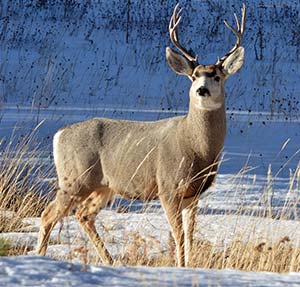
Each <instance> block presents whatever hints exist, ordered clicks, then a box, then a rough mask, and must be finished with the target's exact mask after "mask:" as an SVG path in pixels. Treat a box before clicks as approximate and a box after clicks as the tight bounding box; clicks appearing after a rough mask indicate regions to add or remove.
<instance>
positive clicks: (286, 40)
mask: <svg viewBox="0 0 300 287" xmlns="http://www.w3.org/2000/svg"><path fill="white" fill-rule="evenodd" d="M243 2H245V3H246V6H247V24H246V32H245V35H244V39H243V46H244V47H245V50H246V55H245V58H246V59H245V64H244V66H243V68H242V70H241V71H240V72H239V73H238V74H236V75H234V76H233V77H232V78H230V79H229V80H228V82H227V83H226V107H227V137H226V142H225V146H224V151H223V153H222V156H221V164H220V169H219V173H218V176H217V179H216V181H215V183H214V185H213V186H212V187H211V188H210V189H209V191H208V192H207V193H205V194H204V195H203V197H202V198H201V200H200V202H199V212H198V215H197V228H196V232H195V244H194V245H195V246H194V247H193V256H194V257H193V261H192V262H193V263H192V266H191V267H193V268H189V269H180V268H175V267H172V266H174V242H173V240H172V238H171V237H170V229H169V226H168V224H167V220H166V218H165V216H164V213H163V211H162V209H161V206H160V204H159V202H158V201H153V202H151V203H147V204H144V203H142V202H139V201H134V202H129V201H126V200H123V199H121V198H119V197H117V198H116V200H115V201H114V202H113V203H112V204H111V205H110V206H109V207H107V208H106V209H104V210H102V211H101V212H100V213H99V215H98V217H97V229H98V231H99V233H100V234H101V235H102V237H103V239H104V241H105V244H106V245H107V247H108V249H109V251H110V252H111V254H112V255H113V258H114V260H115V266H113V267H109V266H102V263H101V261H99V259H98V258H97V256H96V254H95V252H94V250H93V249H92V247H91V245H90V243H89V241H88V239H87V238H86V236H85V235H84V233H83V232H82V230H81V229H80V227H79V225H78V224H77V222H76V220H75V219H74V217H72V216H69V217H67V218H66V219H65V220H64V221H63V222H61V223H59V224H57V226H56V227H55V229H54V231H53V232H52V234H51V238H50V246H49V249H48V253H47V255H48V257H45V258H44V257H38V256H35V255H34V247H35V245H36V241H37V232H38V228H39V216H40V213H41V211H42V209H43V208H44V207H45V202H47V201H49V200H50V199H51V198H53V194H54V192H55V186H56V177H55V172H54V167H53V156H52V138H53V135H54V133H55V132H56V131H57V129H59V128H61V127H63V126H65V125H68V124H71V123H75V122H78V121H83V120H86V119H89V118H92V117H109V118H117V119H130V120H144V121H148V120H157V119H162V118H166V117H172V116H176V115H183V114H185V113H187V110H188V90H189V86H190V82H189V80H188V79H186V78H185V77H181V76H178V75H176V74H175V73H174V72H173V71H172V70H171V69H170V68H169V67H168V65H167V62H166V60H165V47H166V46H169V45H170V40H169V36H168V30H167V27H168V21H169V18H170V15H171V13H172V11H173V7H174V6H175V4H176V1H171V0H167V1H160V0H152V1H150V0H145V1H114V0H112V1H96V0H95V1H93V0H92V1H91V0H89V1H81V0H78V1H76V0H68V1H57V0H51V1H50V0H49V1H48V0H34V1H30V0H23V1H21V0H20V1H9V0H7V1H0V47H1V51H0V54H1V55H0V255H1V256H3V257H0V286H64V285H69V286H78V285H83V286H150V285H151V286H300V273H299V272H300V222H299V210H300V209H299V208H300V206H299V199H300V197H299V191H300V165H299V162H300V114H299V108H300V84H299V77H300V69H299V68H298V66H299V64H300V19H299V17H300V16H299V13H300V4H299V3H298V1H283V0H278V1H275V0H264V1H258V0H257V1H238V0H226V1H197V0H192V1H180V3H181V5H182V6H184V7H185V10H184V16H183V23H182V26H181V27H180V33H181V34H182V37H181V39H182V40H181V41H182V42H184V43H187V44H186V45H187V46H189V47H190V48H191V49H192V50H193V51H195V52H196V53H197V54H198V55H199V61H200V62H201V63H204V64H208V63H215V62H216V60H217V57H218V56H219V57H222V56H223V55H224V54H225V53H226V52H227V51H229V50H230V49H231V47H232V45H233V43H234V41H235V39H234V37H233V36H232V35H231V33H230V31H229V30H228V29H226V27H225V25H224V24H223V19H227V20H228V21H229V22H232V21H233V12H237V13H238V14H239V13H240V10H239V9H240V7H241V5H242V3H243ZM181 34H180V35H181ZM217 269H219V270H217Z"/></svg>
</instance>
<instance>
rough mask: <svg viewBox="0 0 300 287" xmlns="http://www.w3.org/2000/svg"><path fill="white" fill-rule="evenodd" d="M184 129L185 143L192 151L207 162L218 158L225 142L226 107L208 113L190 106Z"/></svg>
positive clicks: (183, 125)
mask: <svg viewBox="0 0 300 287" xmlns="http://www.w3.org/2000/svg"><path fill="white" fill-rule="evenodd" d="M182 128H183V129H184V131H183V134H184V135H185V137H184V139H183V140H184V141H185V142H187V144H188V145H189V146H190V148H191V149H192V151H193V152H194V153H196V154H198V155H199V156H200V157H201V158H204V159H206V160H207V161H213V160H215V159H217V158H218V156H219V154H220V152H221V150H222V148H223V145H224V140H225V134H226V113H225V106H224V104H223V105H222V107H221V108H219V109H216V110H213V111H208V110H199V109H198V108H196V107H194V106H193V105H192V104H190V108H189V112H188V114H187V116H186V117H185V119H184V121H183V124H182Z"/></svg>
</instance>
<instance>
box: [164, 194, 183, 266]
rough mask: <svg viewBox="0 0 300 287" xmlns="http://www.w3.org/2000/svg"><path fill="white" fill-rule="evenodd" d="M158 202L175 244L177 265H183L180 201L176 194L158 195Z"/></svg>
mask: <svg viewBox="0 0 300 287" xmlns="http://www.w3.org/2000/svg"><path fill="white" fill-rule="evenodd" d="M159 198H160V202H161V204H162V207H163V209H164V211H165V214H166V217H167V219H168V222H169V224H170V227H171V230H172V234H173V237H174V239H175V244H176V257H177V266H178V267H183V266H184V232H183V224H182V214H181V211H182V202H181V199H180V198H179V197H177V196H174V197H172V196H169V194H168V196H165V195H160V196H159Z"/></svg>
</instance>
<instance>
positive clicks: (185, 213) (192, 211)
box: [182, 196, 198, 267]
mask: <svg viewBox="0 0 300 287" xmlns="http://www.w3.org/2000/svg"><path fill="white" fill-rule="evenodd" d="M197 203H198V196H196V197H191V198H187V199H183V202H182V205H183V209H182V219H183V230H184V254H185V257H184V258H185V266H186V267H187V266H189V265H190V263H191V250H192V246H193V233H194V229H195V218H196V214H197Z"/></svg>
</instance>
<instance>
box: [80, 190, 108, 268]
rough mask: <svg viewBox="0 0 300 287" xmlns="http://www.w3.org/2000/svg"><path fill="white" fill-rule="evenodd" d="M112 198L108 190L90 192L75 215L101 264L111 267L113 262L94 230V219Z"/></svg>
mask: <svg viewBox="0 0 300 287" xmlns="http://www.w3.org/2000/svg"><path fill="white" fill-rule="evenodd" d="M112 196H113V192H112V190H110V189H108V188H101V189H98V190H96V191H94V192H92V193H91V194H90V196H89V197H88V198H87V199H85V200H84V201H83V202H82V203H81V205H80V208H79V209H78V210H77V211H76V214H75V215H76V218H77V220H78V221H79V223H80V225H81V226H82V228H83V229H84V231H85V232H86V233H87V235H88V237H89V239H90V240H91V242H92V244H93V246H94V247H95V249H96V251H97V253H98V255H99V257H100V258H101V260H102V261H103V263H105V264H108V265H112V264H113V263H114V261H113V259H112V257H111V255H110V253H109V252H108V250H107V249H106V247H105V245H104V242H103V240H102V239H101V237H100V236H99V234H98V232H97V230H96V226H95V219H96V216H97V213H98V212H99V210H100V209H101V208H103V207H105V206H106V205H107V204H108V203H109V201H110V199H111V198H112Z"/></svg>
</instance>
